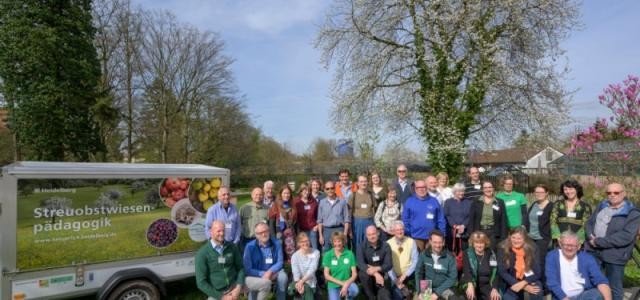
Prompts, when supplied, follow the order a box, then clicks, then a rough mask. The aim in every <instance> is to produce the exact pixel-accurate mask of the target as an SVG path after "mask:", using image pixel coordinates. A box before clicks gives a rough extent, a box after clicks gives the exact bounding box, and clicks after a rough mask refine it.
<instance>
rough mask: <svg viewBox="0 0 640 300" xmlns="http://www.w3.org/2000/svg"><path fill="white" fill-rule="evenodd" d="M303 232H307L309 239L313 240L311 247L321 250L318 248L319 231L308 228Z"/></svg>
mask: <svg viewBox="0 0 640 300" xmlns="http://www.w3.org/2000/svg"><path fill="white" fill-rule="evenodd" d="M303 232H304V233H306V234H307V236H308V237H309V240H310V241H311V249H318V250H320V249H319V248H318V232H317V231H313V230H307V231H303Z"/></svg>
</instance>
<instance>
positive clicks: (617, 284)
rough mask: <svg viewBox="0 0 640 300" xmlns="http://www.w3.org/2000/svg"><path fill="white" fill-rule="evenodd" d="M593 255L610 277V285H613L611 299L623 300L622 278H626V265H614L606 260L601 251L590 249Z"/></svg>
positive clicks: (608, 277)
mask: <svg viewBox="0 0 640 300" xmlns="http://www.w3.org/2000/svg"><path fill="white" fill-rule="evenodd" d="M589 253H590V254H591V255H593V257H594V258H595V259H596V261H597V262H598V264H599V265H600V266H601V268H602V269H603V270H604V272H603V273H604V276H605V277H607V279H609V286H610V287H611V296H612V297H611V299H613V300H622V299H624V290H623V289H622V280H623V279H624V265H614V264H610V263H607V262H604V261H603V260H602V259H601V257H600V253H599V252H592V251H589Z"/></svg>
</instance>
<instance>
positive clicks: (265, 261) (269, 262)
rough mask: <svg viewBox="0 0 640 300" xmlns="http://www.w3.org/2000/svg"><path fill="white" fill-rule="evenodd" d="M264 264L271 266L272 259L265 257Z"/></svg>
mask: <svg viewBox="0 0 640 300" xmlns="http://www.w3.org/2000/svg"><path fill="white" fill-rule="evenodd" d="M264 263H266V264H272V263H273V258H271V257H267V258H266V259H265V260H264Z"/></svg>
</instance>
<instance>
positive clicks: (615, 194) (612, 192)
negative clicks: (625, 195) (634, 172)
mask: <svg viewBox="0 0 640 300" xmlns="http://www.w3.org/2000/svg"><path fill="white" fill-rule="evenodd" d="M620 194H622V191H611V192H607V195H609V196H611V195H614V196H618V195H620Z"/></svg>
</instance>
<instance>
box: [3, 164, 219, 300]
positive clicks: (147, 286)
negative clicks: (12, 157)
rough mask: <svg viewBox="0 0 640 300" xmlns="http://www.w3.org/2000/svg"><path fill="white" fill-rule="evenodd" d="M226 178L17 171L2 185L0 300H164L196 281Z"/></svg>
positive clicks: (128, 167)
mask: <svg viewBox="0 0 640 300" xmlns="http://www.w3.org/2000/svg"><path fill="white" fill-rule="evenodd" d="M222 185H226V186H228V185H229V170H228V169H224V168H217V167H210V166H205V165H188V164H120V163H66V162H16V163H13V164H11V165H8V166H5V167H4V168H3V169H2V176H1V177H0V228H1V229H0V269H1V270H2V282H1V285H0V298H1V299H12V300H21V299H61V298H69V297H76V296H83V295H90V294H97V298H98V299H109V300H111V299H160V298H164V296H165V295H166V289H165V287H164V283H165V282H168V281H173V280H179V279H183V278H186V277H190V276H193V275H194V252H195V251H197V249H199V248H200V247H201V246H202V245H203V243H204V242H205V239H206V238H205V236H204V218H205V213H206V208H208V207H209V206H210V205H212V204H213V203H214V202H215V201H216V193H217V189H218V188H219V187H220V186H222Z"/></svg>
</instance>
